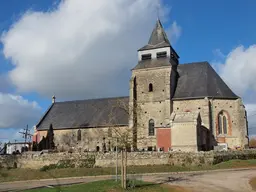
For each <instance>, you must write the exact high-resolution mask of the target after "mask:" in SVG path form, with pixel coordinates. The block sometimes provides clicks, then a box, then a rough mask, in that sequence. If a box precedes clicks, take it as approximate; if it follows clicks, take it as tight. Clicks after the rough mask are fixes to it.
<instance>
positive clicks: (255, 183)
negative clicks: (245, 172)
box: [249, 177, 256, 191]
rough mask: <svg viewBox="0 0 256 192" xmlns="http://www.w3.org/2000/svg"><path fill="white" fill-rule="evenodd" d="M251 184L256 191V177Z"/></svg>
mask: <svg viewBox="0 0 256 192" xmlns="http://www.w3.org/2000/svg"><path fill="white" fill-rule="evenodd" d="M249 183H250V185H251V186H252V189H253V190H255V191H256V177H254V178H252V179H251V180H250V182H249Z"/></svg>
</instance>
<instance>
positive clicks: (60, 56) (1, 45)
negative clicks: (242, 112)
mask: <svg viewBox="0 0 256 192" xmlns="http://www.w3.org/2000/svg"><path fill="white" fill-rule="evenodd" d="M255 8H256V1H251V0H244V1H238V0H234V1H232V4H230V1H221V0H215V1H204V0H194V1H186V0H162V1H160V0H159V1H158V0H111V1H106V0H97V1H93V0H86V1H85V0H66V1H61V0H56V1H54V0H44V1H34V0H22V1H16V0H8V1H2V2H1V3H0V141H7V140H8V141H9V140H11V141H14V139H17V140H21V139H22V137H21V135H20V134H19V133H18V132H19V131H20V130H21V129H23V128H25V127H26V125H27V124H28V125H29V127H30V128H32V127H33V126H34V125H35V124H36V123H37V122H38V121H39V119H40V117H41V116H42V115H43V113H44V112H45V111H46V110H47V108H48V107H49V106H50V105H51V97H52V95H55V96H56V99H57V101H63V100H74V99H87V98H101V97H114V96H125V95H128V90H129V79H130V76H131V71H130V69H131V68H133V67H134V66H135V65H136V63H137V50H138V49H139V48H141V47H142V46H144V45H145V44H147V41H148V39H149V36H150V34H151V32H152V29H153V27H154V25H155V22H156V19H157V16H158V15H159V17H160V19H161V21H162V23H163V25H164V28H165V30H166V32H167V35H168V37H169V39H170V41H171V44H172V46H173V47H174V49H175V50H176V52H178V54H179V56H180V63H189V62H198V61H208V62H209V63H210V64H211V65H212V66H213V67H214V69H215V70H216V71H217V72H218V74H219V75H220V76H221V77H222V78H223V79H224V80H225V82H226V83H227V84H228V86H229V87H230V88H231V89H232V90H233V91H234V92H235V93H236V94H237V95H239V96H240V97H242V99H243V103H244V105H245V107H246V110H247V113H248V121H249V133H250V135H256V118H254V117H256V100H255V90H256V83H255V82H256V75H254V74H255V72H256V65H255V62H256V57H255V55H256V25H255V24H254V19H253V18H256V12H255ZM157 10H159V11H157Z"/></svg>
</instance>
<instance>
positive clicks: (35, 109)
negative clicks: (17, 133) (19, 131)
mask: <svg viewBox="0 0 256 192" xmlns="http://www.w3.org/2000/svg"><path fill="white" fill-rule="evenodd" d="M0 106H1V107H0V114H1V115H0V128H22V127H25V126H26V125H27V124H29V125H31V124H32V123H36V121H37V120H38V119H39V118H40V116H41V108H40V106H39V105H38V104H37V103H36V102H35V101H32V102H30V101H28V100H26V99H24V98H23V97H21V96H19V95H12V94H4V93H0Z"/></svg>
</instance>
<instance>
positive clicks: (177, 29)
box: [167, 21, 181, 43]
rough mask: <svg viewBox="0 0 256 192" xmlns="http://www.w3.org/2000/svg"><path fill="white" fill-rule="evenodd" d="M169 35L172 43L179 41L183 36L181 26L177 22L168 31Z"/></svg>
mask: <svg viewBox="0 0 256 192" xmlns="http://www.w3.org/2000/svg"><path fill="white" fill-rule="evenodd" d="M167 33H168V34H169V36H170V39H171V40H172V41H171V43H175V42H176V40H178V39H179V38H180V36H181V26H179V25H178V24H177V22H176V21H174V22H173V23H172V25H171V27H170V28H169V29H168V31H167Z"/></svg>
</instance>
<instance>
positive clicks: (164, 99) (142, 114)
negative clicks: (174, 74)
mask: <svg viewBox="0 0 256 192" xmlns="http://www.w3.org/2000/svg"><path fill="white" fill-rule="evenodd" d="M171 71H172V70H171V66H165V67H158V68H149V69H138V70H133V71H132V77H131V81H130V106H133V102H135V100H134V97H133V95H134V93H133V88H134V87H133V86H134V82H133V80H134V79H135V77H136V95H137V100H136V103H137V105H136V106H137V112H136V113H137V147H138V149H147V148H148V147H155V146H156V143H157V142H156V134H155V135H151V136H149V133H148V127H149V126H148V125H149V120H150V119H153V120H154V126H155V127H164V126H165V125H167V124H168V123H169V117H170V112H171V101H170V96H171V93H170V76H171ZM149 84H152V86H153V90H152V91H149ZM131 111H132V109H131ZM132 120H133V114H132V113H131V114H130V126H132V124H133V123H132Z"/></svg>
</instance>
